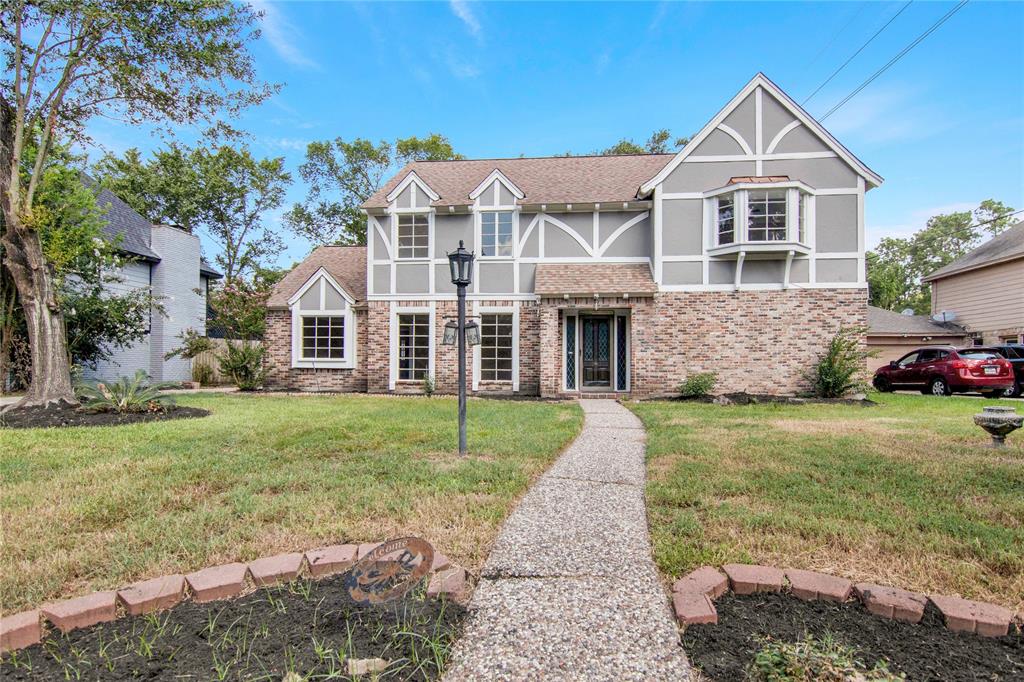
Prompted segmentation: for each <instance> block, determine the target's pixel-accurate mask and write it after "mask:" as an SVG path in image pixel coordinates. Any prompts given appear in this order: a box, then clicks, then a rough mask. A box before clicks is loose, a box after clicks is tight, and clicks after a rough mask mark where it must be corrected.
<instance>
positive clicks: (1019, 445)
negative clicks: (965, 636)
mask: <svg viewBox="0 0 1024 682" xmlns="http://www.w3.org/2000/svg"><path fill="white" fill-rule="evenodd" d="M872 399H873V400H876V401H878V402H879V403H880V404H879V405H878V406H876V407H868V408H865V407H857V406H844V405H767V404H761V405H751V406H728V407H720V406H717V405H708V404H697V403H681V402H644V403H636V404H632V405H630V407H631V409H633V410H634V411H635V412H636V413H637V415H639V416H640V418H641V419H643V421H644V423H645V424H646V426H647V428H648V430H649V433H648V455H647V458H648V474H649V483H648V488H647V504H648V514H649V518H650V524H651V534H652V538H653V541H654V552H655V558H656V560H657V563H658V565H659V566H660V568H661V569H662V571H663V572H664V573H665V574H667V575H668V576H669V577H673V578H674V577H676V576H678V575H681V574H684V573H686V572H688V571H690V570H692V569H694V568H696V567H698V566H700V565H703V564H723V563H729V562H764V563H770V564H775V565H779V566H790V567H796V568H808V569H818V570H823V571H827V572H831V573H835V574H840V575H845V576H847V577H849V578H852V579H855V580H871V581H878V582H882V583H886V584H891V585H897V586H902V587H906V588H910V589H915V590H920V591H924V592H932V591H936V592H945V593H957V594H961V595H962V596H965V597H969V598H977V599H984V600H989V601H994V602H997V603H1001V604H1004V605H1007V606H1010V607H1017V608H1019V607H1021V606H1022V605H1024V434H1022V433H1021V432H1018V433H1016V434H1014V435H1012V436H1010V438H1009V439H1008V444H1009V446H1010V447H1008V448H1007V449H1006V450H1003V451H996V450H992V449H988V448H985V447H982V446H983V445H984V444H985V443H986V442H988V436H987V435H986V434H985V433H984V432H983V431H981V429H979V428H978V427H977V426H975V425H974V423H973V422H972V420H971V415H973V414H974V413H976V412H980V411H981V408H982V407H983V406H985V405H992V404H994V403H993V401H981V400H967V399H962V398H950V399H939V398H933V397H930V396H908V395H874V394H873V395H872ZM997 404H1006V405H1014V406H1016V407H1017V408H1018V410H1020V411H1024V409H1022V408H1024V405H1021V403H1011V402H1008V401H1007V402H1003V403H997Z"/></svg>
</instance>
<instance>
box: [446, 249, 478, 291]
mask: <svg viewBox="0 0 1024 682" xmlns="http://www.w3.org/2000/svg"><path fill="white" fill-rule="evenodd" d="M448 265H449V266H451V269H452V284H454V285H455V286H459V287H465V286H469V283H470V282H471V281H472V279H473V252H472V251H467V250H466V249H465V247H464V246H463V245H462V240H461V239H460V240H459V248H457V249H455V250H454V251H449V252H448Z"/></svg>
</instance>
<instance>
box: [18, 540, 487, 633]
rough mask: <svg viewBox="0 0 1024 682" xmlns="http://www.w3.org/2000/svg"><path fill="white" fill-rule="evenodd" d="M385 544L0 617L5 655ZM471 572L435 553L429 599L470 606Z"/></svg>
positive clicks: (318, 568)
mask: <svg viewBox="0 0 1024 682" xmlns="http://www.w3.org/2000/svg"><path fill="white" fill-rule="evenodd" d="M379 544H380V543H366V544H362V545H331V546H329V547H318V548H316V549H311V550H309V551H308V552H292V553H287V554H278V555H276V556H270V557H262V558H259V559H254V560H253V561H250V562H248V563H230V564H222V565H220V566H211V567H209V568H204V569H201V570H198V571H195V572H193V573H188V574H181V573H176V574H174V575H165V576H161V577H159V578H151V579H149V580H144V581H141V582H137V583H133V584H131V585H128V586H126V587H122V588H121V589H119V590H107V591H103V592H93V593H92V594H87V595H85V596H82V597H75V598H73V599H65V600H64V601H60V602H53V603H48V604H44V605H43V606H40V607H39V608H38V609H32V610H30V611H23V612H21V613H15V614H11V615H9V616H4V617H3V618H0V652H7V651H12V650H15V649H23V648H25V647H27V646H32V645H33V644H37V643H39V642H40V641H42V639H43V637H44V636H45V635H46V633H47V632H48V630H49V626H53V627H55V628H56V629H58V630H60V631H61V632H69V631H71V630H74V629H76V628H84V627H89V626H91V625H96V624H98V623H106V622H109V621H112V620H114V619H116V618H118V617H120V616H124V615H131V616H137V615H141V614H145V613H151V612H153V611H161V610H164V609H169V608H171V607H173V606H176V605H177V604H179V603H180V602H182V601H185V600H192V601H195V602H197V603H200V604H202V603H206V602H211V601H216V600H220V599H232V598H234V597H238V596H241V595H243V594H247V593H250V592H253V591H255V590H256V589H258V588H260V587H270V586H274V585H279V584H281V583H285V582H288V581H290V580H294V579H295V578H299V577H310V578H314V579H316V578H324V577H326V576H330V575H335V574H338V573H344V572H345V571H346V570H348V569H349V568H350V567H351V566H352V565H354V564H355V562H356V561H357V560H358V559H361V558H363V557H364V556H366V555H367V554H369V553H370V552H371V551H372V550H373V549H375V548H376V547H377V546H378V545H379ZM468 591H469V589H468V583H467V573H466V570H465V569H463V568H461V567H459V566H455V565H453V564H452V563H451V562H450V561H449V560H448V557H446V556H445V555H444V554H441V553H440V552H434V561H433V564H432V565H431V567H430V578H429V582H428V583H427V596H428V597H431V598H446V599H452V600H455V601H459V602H465V601H466V598H467V597H468Z"/></svg>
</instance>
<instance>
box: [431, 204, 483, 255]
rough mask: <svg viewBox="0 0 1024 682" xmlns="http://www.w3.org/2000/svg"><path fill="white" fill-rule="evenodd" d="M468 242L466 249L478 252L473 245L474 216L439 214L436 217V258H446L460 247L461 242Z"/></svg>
mask: <svg viewBox="0 0 1024 682" xmlns="http://www.w3.org/2000/svg"><path fill="white" fill-rule="evenodd" d="M460 239H461V240H463V241H465V242H466V248H467V249H470V250H474V251H477V250H479V249H477V248H476V245H475V244H474V243H473V216H472V215H469V214H463V215H458V214H456V215H451V214H444V213H438V214H437V215H436V216H434V258H445V257H447V255H448V252H449V251H454V250H455V249H457V248H458V246H459V240H460Z"/></svg>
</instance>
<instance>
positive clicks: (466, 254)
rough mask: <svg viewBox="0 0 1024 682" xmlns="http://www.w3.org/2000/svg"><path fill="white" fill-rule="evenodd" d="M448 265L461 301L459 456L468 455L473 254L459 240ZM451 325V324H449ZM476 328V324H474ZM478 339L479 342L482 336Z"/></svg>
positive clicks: (459, 323) (459, 335)
mask: <svg viewBox="0 0 1024 682" xmlns="http://www.w3.org/2000/svg"><path fill="white" fill-rule="evenodd" d="M448 265H449V266H450V267H451V270H452V284H454V285H455V289H456V292H457V293H458V300H459V320H458V323H457V328H456V330H455V331H456V336H457V337H458V353H459V454H460V455H465V454H466V287H467V286H469V283H470V282H471V281H472V278H473V252H472V251H467V250H466V249H465V247H464V246H463V245H462V240H461V239H460V240H459V248H457V249H455V250H454V251H450V252H449V253H448ZM449 324H450V323H449ZM473 325H474V326H475V325H476V323H475V322H474V323H473ZM448 332H449V326H448V325H445V334H444V339H443V340H444V342H446V343H447V342H448V341H449V338H450V336H449V333H448ZM475 336H476V339H477V340H478V341H477V342H479V338H480V335H479V333H477V334H476V335H475Z"/></svg>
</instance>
